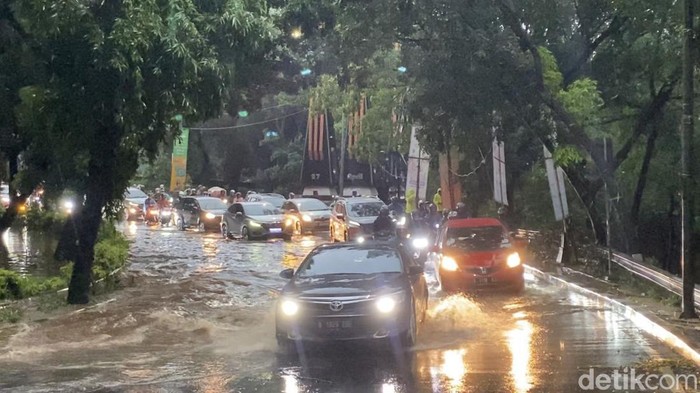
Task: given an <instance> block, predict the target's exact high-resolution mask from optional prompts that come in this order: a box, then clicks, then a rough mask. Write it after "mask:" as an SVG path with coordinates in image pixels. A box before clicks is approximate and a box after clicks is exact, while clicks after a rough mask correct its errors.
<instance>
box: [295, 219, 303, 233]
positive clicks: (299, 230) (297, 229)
mask: <svg viewBox="0 0 700 393" xmlns="http://www.w3.org/2000/svg"><path fill="white" fill-rule="evenodd" d="M294 232H295V233H296V234H297V235H303V234H304V228H303V227H302V226H301V222H299V221H297V222H296V223H295V224H294Z"/></svg>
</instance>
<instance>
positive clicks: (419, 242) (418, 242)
mask: <svg viewBox="0 0 700 393" xmlns="http://www.w3.org/2000/svg"><path fill="white" fill-rule="evenodd" d="M411 244H413V248H415V249H418V250H422V249H424V248H426V247H428V239H426V238H424V237H419V238H416V239H413V241H412V242H411Z"/></svg>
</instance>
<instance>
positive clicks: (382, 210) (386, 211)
mask: <svg viewBox="0 0 700 393" xmlns="http://www.w3.org/2000/svg"><path fill="white" fill-rule="evenodd" d="M379 215H380V216H384V217H386V216H388V215H389V206H386V205H385V206H382V207H381V208H380V209H379Z"/></svg>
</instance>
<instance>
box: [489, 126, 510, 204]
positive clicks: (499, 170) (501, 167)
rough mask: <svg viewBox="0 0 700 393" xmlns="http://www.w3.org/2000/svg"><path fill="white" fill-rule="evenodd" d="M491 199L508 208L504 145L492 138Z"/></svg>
mask: <svg viewBox="0 0 700 393" xmlns="http://www.w3.org/2000/svg"><path fill="white" fill-rule="evenodd" d="M492 150H493V199H495V200H496V202H498V203H500V204H503V205H506V206H508V195H507V192H506V191H507V189H506V153H505V144H504V143H503V142H499V141H498V140H497V139H496V138H493V147H492Z"/></svg>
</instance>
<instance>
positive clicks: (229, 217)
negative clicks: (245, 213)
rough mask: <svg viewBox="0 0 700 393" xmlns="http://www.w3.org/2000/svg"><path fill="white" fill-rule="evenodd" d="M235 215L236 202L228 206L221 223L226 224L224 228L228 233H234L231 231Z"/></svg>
mask: <svg viewBox="0 0 700 393" xmlns="http://www.w3.org/2000/svg"><path fill="white" fill-rule="evenodd" d="M235 216H236V204H235V203H234V204H233V205H231V206H229V207H228V209H226V212H225V213H224V218H223V223H224V225H226V229H227V230H228V232H229V233H234V231H233V217H235Z"/></svg>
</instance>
